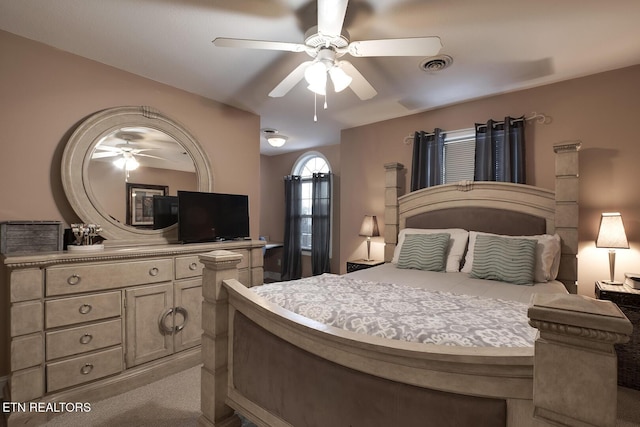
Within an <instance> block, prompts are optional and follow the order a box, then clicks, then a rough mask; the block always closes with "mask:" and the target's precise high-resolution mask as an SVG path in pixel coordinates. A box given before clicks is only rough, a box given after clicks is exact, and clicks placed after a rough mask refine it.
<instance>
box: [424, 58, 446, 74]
mask: <svg viewBox="0 0 640 427" xmlns="http://www.w3.org/2000/svg"><path fill="white" fill-rule="evenodd" d="M452 63H453V58H452V57H450V56H449V55H438V56H430V57H429V58H425V59H423V60H422V61H421V62H420V65H419V67H420V69H421V70H422V71H425V72H427V73H433V72H436V71H441V70H444V69H445V68H447V67H449V66H450V65H451V64H452Z"/></svg>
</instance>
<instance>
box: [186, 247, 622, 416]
mask: <svg viewBox="0 0 640 427" xmlns="http://www.w3.org/2000/svg"><path fill="white" fill-rule="evenodd" d="M240 260H241V256H240V255H238V254H235V253H232V252H228V251H215V252H211V253H209V254H206V255H203V256H201V261H202V262H203V264H204V265H205V269H204V273H203V274H204V276H203V295H204V302H203V313H202V319H203V330H204V333H203V338H202V354H203V368H202V400H201V405H202V407H201V409H202V416H201V417H200V419H199V424H200V425H201V426H239V425H240V420H239V418H238V417H237V416H236V415H235V411H238V412H239V413H241V414H242V415H244V416H246V417H247V418H248V419H250V420H251V421H253V422H254V423H256V424H257V425H260V426H290V425H293V426H296V427H304V426H312V425H353V426H356V425H367V426H371V425H374V426H375V425H381V426H382V425H406V426H411V425H424V422H425V420H430V422H429V425H433V426H438V425H449V424H448V423H449V422H450V421H451V419H452V418H451V417H458V418H457V419H459V421H460V422H459V423H456V425H468V421H465V420H469V419H472V420H473V425H479V424H477V423H478V422H479V420H484V421H486V423H485V424H483V425H486V426H517V427H528V426H545V425H549V424H548V423H552V424H555V425H568V426H590V425H593V426H596V425H597V426H614V425H615V407H616V391H617V386H616V373H615V369H616V359H615V352H614V348H613V345H614V344H615V343H618V342H624V341H625V340H626V339H628V335H629V333H630V331H631V324H630V323H629V321H628V320H627V319H626V318H625V317H624V315H623V314H622V313H621V312H620V310H619V309H618V308H617V307H616V306H615V305H613V304H612V303H609V302H605V301H596V300H589V299H587V298H584V297H580V296H576V295H566V296H562V297H557V298H553V297H546V296H545V297H542V296H539V295H538V296H536V299H535V300H534V301H533V303H532V306H531V307H530V310H529V317H530V319H531V324H532V326H535V327H537V328H538V329H539V330H540V337H539V339H538V340H537V342H536V347H535V355H534V351H533V349H531V348H526V349H516V348H497V349H496V348H462V347H449V346H436V345H426V344H416V343H407V342H402V341H395V340H384V339H382V338H375V337H368V336H366V335H361V334H355V333H351V332H348V331H342V330H339V329H336V328H332V327H328V326H325V325H322V324H318V323H317V322H314V321H312V320H309V319H306V318H303V317H301V316H298V315H295V314H292V313H290V312H287V311H286V310H283V309H281V308H280V307H277V306H274V305H272V304H270V303H268V302H265V301H264V300H262V299H261V298H259V297H258V296H257V295H256V294H255V293H253V292H252V291H250V290H248V289H246V288H245V287H244V286H243V285H242V284H240V283H239V282H238V281H237V280H235V276H236V275H237V271H236V266H237V264H238V263H239V262H240ZM390 341H391V342H390ZM534 362H535V368H534Z"/></svg>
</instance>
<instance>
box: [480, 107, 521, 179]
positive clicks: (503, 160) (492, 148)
mask: <svg viewBox="0 0 640 427" xmlns="http://www.w3.org/2000/svg"><path fill="white" fill-rule="evenodd" d="M524 147H525V143H524V118H518V119H513V118H511V117H505V118H504V122H495V121H493V120H489V121H488V122H487V123H486V124H478V123H476V157H475V171H474V179H475V180H476V181H503V182H515V183H518V184H524V183H525V180H526V173H525V149H524Z"/></svg>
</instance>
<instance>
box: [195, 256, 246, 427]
mask: <svg viewBox="0 0 640 427" xmlns="http://www.w3.org/2000/svg"><path fill="white" fill-rule="evenodd" d="M241 260H242V255H240V254H237V253H234V252H230V251H224V250H221V251H213V252H209V253H208V254H204V255H201V256H200V262H202V263H203V264H204V269H203V270H202V295H203V297H204V301H203V302H202V329H203V332H202V362H203V365H202V376H201V393H200V396H201V399H202V400H201V402H200V409H201V411H202V415H201V416H200V418H199V419H198V425H200V426H207V427H211V426H215V427H237V426H240V424H241V421H240V418H238V417H237V416H236V415H235V413H234V411H233V409H232V408H231V407H229V406H228V405H227V404H226V403H225V402H226V398H227V393H228V388H227V386H228V375H229V370H228V365H229V348H228V331H229V327H230V325H229V300H228V292H227V290H226V289H225V287H224V286H222V281H223V280H226V279H237V278H238V264H239V263H240V261H241Z"/></svg>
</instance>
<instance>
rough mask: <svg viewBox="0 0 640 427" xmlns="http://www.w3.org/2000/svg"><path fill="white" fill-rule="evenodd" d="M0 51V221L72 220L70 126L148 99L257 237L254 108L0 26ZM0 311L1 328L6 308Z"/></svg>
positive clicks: (0, 343) (0, 339)
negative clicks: (231, 196)
mask: <svg viewBox="0 0 640 427" xmlns="http://www.w3.org/2000/svg"><path fill="white" fill-rule="evenodd" d="M0 52H2V58H3V59H2V67H0V94H1V98H0V123H2V126H1V127H2V133H1V136H0V153H1V154H0V182H2V186H0V221H6V220H61V221H63V222H65V223H66V224H69V223H71V222H75V221H77V220H78V218H77V217H76V215H75V213H74V212H73V211H72V210H71V207H70V206H69V204H68V202H67V201H66V197H65V195H64V192H63V189H62V181H61V178H60V162H61V158H62V151H63V150H64V146H65V143H66V141H67V140H68V138H69V136H70V135H71V132H72V131H73V129H74V128H75V127H76V126H77V125H78V124H79V123H80V122H81V121H82V120H83V119H84V118H86V117H87V116H89V115H91V114H93V113H95V112H97V111H100V110H103V109H105V108H111V107H117V106H125V105H134V106H138V105H148V106H151V107H154V108H156V109H158V110H159V111H161V112H163V113H164V114H166V115H167V116H169V117H171V118H173V119H174V120H176V121H178V122H180V123H181V124H182V125H183V126H184V127H185V128H186V129H188V130H189V131H190V133H191V134H192V135H194V136H195V138H196V139H197V140H198V141H199V142H200V144H201V145H202V147H203V149H204V150H205V152H206V153H207V155H208V157H209V159H210V161H211V166H212V170H213V176H214V191H219V192H227V193H241V194H248V195H249V199H250V204H251V206H250V215H251V234H252V237H255V238H257V236H258V231H259V222H260V221H259V212H260V211H261V209H260V190H259V189H260V175H259V168H260V145H259V144H260V139H259V135H260V118H259V117H258V116H256V115H254V114H251V113H248V112H245V111H241V110H238V109H235V108H231V107H229V106H226V105H224V104H221V103H219V102H216V101H213V100H210V99H206V98H203V97H200V96H197V95H194V94H191V93H188V92H185V91H181V90H178V89H175V88H172V87H169V86H166V85H163V84H161V83H158V82H154V81H151V80H148V79H145V78H143V77H139V76H135V75H133V74H130V73H126V72H124V71H121V70H117V69H115V68H112V67H108V66H105V65H103V64H100V63H98V62H94V61H90V60H87V59H84V58H81V57H78V56H75V55H71V54H68V53H65V52H62V51H59V50H56V49H53V48H51V47H48V46H45V45H43V44H40V43H35V42H33V41H30V40H27V39H24V38H21V37H18V36H15V35H12V34H9V33H6V32H1V31H0ZM211 78H212V79H215V78H223V76H215V75H212V76H211ZM3 288H4V286H3ZM5 296H6V294H5V293H3V294H2V297H0V299H2V300H3V301H6V298H5ZM0 312H2V313H3V314H4V313H6V307H4V306H3V307H0ZM1 320H2V321H3V327H2V329H3V330H4V331H6V317H4V318H2V319H1ZM0 348H2V351H0V377H1V376H3V375H6V373H7V372H8V369H7V364H8V361H7V351H4V350H5V349H6V348H7V340H6V332H3V333H2V334H0Z"/></svg>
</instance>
